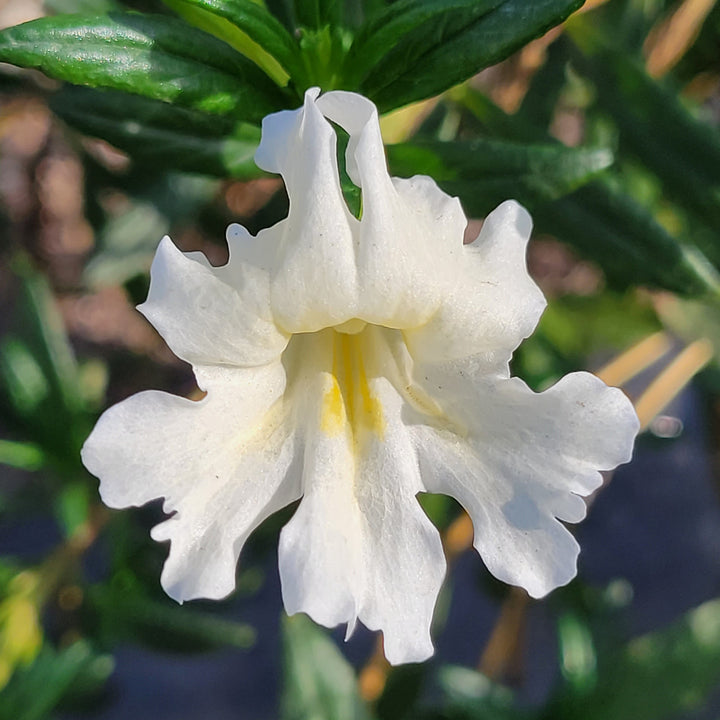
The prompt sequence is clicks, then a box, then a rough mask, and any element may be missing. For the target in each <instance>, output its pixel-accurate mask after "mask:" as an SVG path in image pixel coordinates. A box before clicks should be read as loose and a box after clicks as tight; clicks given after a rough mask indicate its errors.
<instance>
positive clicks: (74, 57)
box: [0, 13, 283, 122]
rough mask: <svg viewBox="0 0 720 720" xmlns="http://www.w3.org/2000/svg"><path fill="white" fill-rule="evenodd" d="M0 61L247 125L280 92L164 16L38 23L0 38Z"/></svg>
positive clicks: (277, 102) (239, 59) (247, 65)
mask: <svg viewBox="0 0 720 720" xmlns="http://www.w3.org/2000/svg"><path fill="white" fill-rule="evenodd" d="M0 60H1V61H3V62H9V63H12V64H14V65H20V66H21V67H32V68H37V69H38V70H42V71H43V72H44V73H45V74H46V75H49V76H50V77H53V78H56V79H59V80H65V81H67V82H71V83H74V84H77V85H89V86H91V87H103V88H110V89H115V90H123V91H125V92H130V93H135V94H137V95H144V96H146V97H150V98H154V99H156V100H163V101H165V102H168V103H175V104H177V105H181V106H183V107H188V108H192V109H195V110H201V111H204V112H208V113H214V114H220V115H231V116H233V117H234V118H236V119H238V120H247V121H250V122H257V121H259V120H260V119H261V118H262V117H264V116H265V115H267V114H268V113H269V112H273V111H275V110H278V109H280V108H281V107H282V106H283V97H282V94H281V92H280V90H279V89H278V88H277V86H276V85H275V84H274V83H273V82H272V81H271V80H270V78H268V77H267V75H265V73H263V72H262V71H261V70H260V69H259V68H257V67H256V66H255V65H254V64H253V63H252V62H250V61H249V60H247V59H246V58H244V57H243V56H242V55H240V54H239V53H237V52H236V51H234V50H233V49H232V48H231V47H229V46H228V45H227V44H226V43H224V42H222V41H220V40H218V39H217V38H215V37H213V36H212V35H208V34H207V33H204V32H202V31H200V30H197V29H196V28H193V27H190V26H189V25H187V24H186V23H184V22H182V21H180V20H176V19H174V18H168V17H164V16H155V15H140V14H136V13H111V14H110V15H104V16H99V17H83V16H76V15H69V16H58V17H48V18H41V19H39V20H34V21H32V22H28V23H24V24H22V25H16V26H14V27H10V28H7V29H5V30H2V31H0Z"/></svg>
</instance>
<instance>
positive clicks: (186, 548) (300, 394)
mask: <svg viewBox="0 0 720 720" xmlns="http://www.w3.org/2000/svg"><path fill="white" fill-rule="evenodd" d="M332 123H335V124H337V125H339V126H341V127H343V128H344V129H345V130H346V131H347V133H348V134H349V136H350V141H349V144H348V149H347V157H346V160H347V171H348V174H349V176H350V178H351V179H352V181H353V182H355V183H356V184H357V185H358V186H359V187H360V189H361V191H362V215H361V218H360V219H357V218H356V217H354V216H353V215H352V213H351V212H350V211H349V210H348V207H347V205H346V203H345V200H344V197H343V194H342V190H341V186H340V179H339V171H338V162H337V139H336V134H335V130H334V128H333V124H332ZM256 161H257V163H258V165H259V166H260V167H262V168H264V169H265V170H268V171H270V172H277V173H280V174H281V175H282V176H283V179H284V181H285V184H286V187H287V191H288V195H289V198H290V210H289V214H288V217H287V218H286V219H285V220H283V221H281V222H279V223H278V224H277V225H275V226H273V227H270V228H268V229H266V230H263V231H261V232H260V233H259V234H258V235H257V236H256V237H255V236H252V235H250V233H248V232H247V231H246V230H245V229H244V228H243V227H241V226H239V225H232V226H231V227H230V228H228V234H227V238H228V245H229V250H230V256H229V260H228V263H227V264H226V265H225V266H223V267H217V268H216V267H212V266H211V265H210V264H209V263H208V262H207V261H206V260H205V258H204V257H203V256H202V255H200V254H197V253H181V252H180V251H179V250H177V248H175V246H174V245H173V244H172V242H171V241H170V240H169V239H168V238H165V239H164V240H163V241H162V242H161V244H160V247H159V248H158V252H157V255H156V258H155V261H154V263H153V267H152V271H151V286H150V293H149V296H148V299H147V301H146V302H145V303H144V304H143V305H142V306H141V307H140V309H141V311H142V312H143V313H144V314H145V315H146V317H147V318H148V319H149V320H150V322H152V323H153V325H154V326H155V327H156V328H157V329H158V331H159V332H160V333H161V334H162V335H163V337H164V338H165V339H166V341H167V342H168V345H169V346H170V347H171V348H172V350H173V351H174V352H175V353H176V354H177V355H178V356H179V357H181V358H183V359H184V360H186V361H187V362H189V363H191V365H192V366H193V370H194V372H195V375H196V377H197V381H198V384H199V385H200V387H201V388H202V389H203V390H205V391H206V393H207V394H206V396H205V397H204V398H203V399H202V400H200V401H197V402H193V401H189V400H185V399H183V398H178V397H174V396H172V395H168V394H165V393H160V392H145V393H140V394H139V395H136V396H134V397H131V398H129V399H128V400H125V401H124V402H122V403H120V404H118V405H116V406H115V407H113V408H111V409H110V410H108V411H107V412H106V413H105V414H104V415H103V416H102V417H101V418H100V420H99V421H98V424H97V426H96V427H95V429H94V430H93V432H92V434H91V435H90V437H89V438H88V440H87V442H86V444H85V447H84V448H83V461H84V462H85V465H86V466H87V468H88V469H89V470H90V471H91V472H92V473H94V474H95V475H96V476H97V477H99V478H100V481H101V482H100V492H101V495H102V498H103V500H104V501H105V502H106V503H107V504H108V505H110V506H111V507H116V508H119V507H127V506H130V505H142V504H144V503H146V502H148V501H150V500H152V499H155V498H164V506H163V507H164V510H165V511H166V512H168V513H172V515H171V517H169V518H168V519H167V520H166V521H165V522H163V523H162V524H161V525H159V526H158V527H156V528H155V529H154V530H153V537H154V538H155V539H156V540H169V541H170V554H169V556H168V560H167V562H166V564H165V568H164V571H163V575H162V583H163V587H164V588H165V589H166V591H167V592H168V593H169V594H170V595H171V596H172V597H174V598H176V599H177V600H179V601H183V600H187V599H191V598H197V597H207V598H221V597H224V596H225V595H227V594H228V593H230V592H231V591H232V589H233V587H234V578H235V566H236V563H237V559H238V556H239V554H240V551H241V549H242V546H243V544H244V542H245V540H246V539H247V537H248V536H249V534H250V533H251V532H252V530H253V529H254V528H256V527H257V526H258V525H259V524H260V523H261V522H262V521H263V520H264V519H265V518H266V517H268V515H270V514H271V513H273V512H275V511H276V510H277V509H279V508H281V507H283V506H285V505H287V504H289V503H291V502H293V501H295V500H297V499H300V504H299V506H298V508H297V510H296V512H295V515H294V516H293V518H292V519H291V520H290V522H289V523H288V524H287V526H286V527H285V528H284V529H283V531H282V533H281V537H280V547H279V564H280V575H281V581H282V592H283V599H284V602H285V607H286V608H287V610H288V612H289V613H295V612H306V613H308V614H309V615H310V616H311V617H312V618H314V619H315V620H316V621H317V622H319V623H322V624H324V625H327V626H335V625H338V624H341V623H347V624H348V633H350V632H352V629H353V628H354V626H355V623H356V621H357V620H360V621H361V622H362V623H364V624H365V625H366V626H367V627H369V628H371V629H377V630H381V631H382V632H383V634H384V642H385V652H386V655H387V657H388V659H389V660H390V661H391V662H392V663H402V662H411V661H421V660H424V659H425V658H427V657H429V656H430V655H431V654H432V642H431V640H430V623H431V620H432V614H433V609H434V606H435V601H436V599H437V595H438V592H439V588H440V585H441V583H442V580H443V576H444V574H445V560H444V557H443V552H442V546H441V543H440V537H439V534H438V532H437V530H436V529H435V528H434V527H433V525H432V524H431V523H430V521H429V520H428V518H427V517H426V516H425V514H424V513H423V511H422V509H421V508H420V505H419V504H418V502H417V499H416V495H417V493H418V492H438V493H446V494H449V495H452V496H453V497H455V498H456V499H457V500H458V501H459V502H460V503H461V504H462V505H463V506H464V507H465V508H466V509H467V511H468V513H469V514H470V516H471V517H472V520H473V524H474V527H475V547H476V548H477V550H478V552H479V553H480V554H481V556H482V557H483V559H484V561H485V563H486V565H487V566H488V568H489V569H490V571H491V572H492V573H493V574H495V575H496V576H497V577H498V578H500V579H502V580H504V581H506V582H509V583H513V584H517V585H520V586H522V587H524V588H525V589H526V590H527V591H528V592H529V593H530V594H531V595H533V596H535V597H540V596H542V595H545V594H546V593H548V592H550V590H552V589H553V588H555V587H557V586H559V585H562V584H564V583H567V582H568V581H569V580H570V579H571V578H572V577H573V576H574V574H575V564H576V558H577V553H578V546H577V543H576V542H575V540H574V539H573V537H572V535H571V534H570V533H569V531H568V530H567V529H566V528H565V526H564V525H563V522H577V521H579V520H581V519H582V518H583V517H584V515H585V503H584V501H583V500H582V499H581V496H584V495H587V494H588V493H590V492H592V491H593V490H594V489H595V488H597V487H598V485H599V484H600V474H599V471H600V470H608V469H611V468H613V467H615V466H616V465H618V464H619V463H623V462H627V461H628V460H629V458H630V455H631V451H632V445H633V440H634V437H635V434H636V433H637V430H638V421H637V417H636V415H635V413H634V410H633V408H632V405H631V404H630V402H629V401H628V400H627V398H626V397H625V396H624V395H623V394H622V393H621V392H620V391H619V390H616V389H612V388H608V387H606V386H605V385H603V383H602V382H600V381H599V380H598V379H597V378H595V377H593V376H591V375H589V374H587V373H576V374H573V375H569V376H567V377H566V378H564V379H563V380H561V381H560V382H559V383H557V385H555V386H554V387H552V388H550V389H549V390H547V391H545V392H543V393H539V394H537V393H534V392H532V391H531V390H530V389H529V388H528V387H527V386H526V385H525V384H524V383H523V382H522V381H521V380H519V379H517V378H511V377H510V373H509V360H510V358H511V356H512V353H513V351H514V350H515V348H516V347H517V346H518V345H519V344H520V342H522V340H523V339H524V338H525V337H527V336H528V335H529V334H530V333H531V332H532V331H533V329H534V328H535V326H536V324H537V322H538V319H539V317H540V315H541V313H542V311H543V308H544V306H545V301H544V298H543V296H542V294H541V293H540V291H539V290H538V288H537V287H536V285H535V284H534V283H533V281H532V280H531V279H530V277H529V275H528V273H527V270H526V266H525V247H526V244H527V241H528V238H529V236H530V232H531V220H530V217H529V216H528V214H527V213H526V212H525V210H523V209H522V208H521V207H520V206H519V205H518V204H517V203H515V202H513V201H508V202H506V203H503V204H502V205H501V206H500V207H499V208H497V209H496V210H495V211H494V212H493V213H491V214H490V215H489V216H488V218H486V220H485V223H484V225H483V228H482V232H481V233H480V235H479V237H478V238H477V240H476V241H475V242H474V243H472V244H470V245H467V246H464V245H463V233H464V229H465V224H466V220H465V216H464V215H463V212H462V210H461V208H460V204H459V202H458V201H457V199H455V198H451V197H449V196H447V195H445V194H444V193H443V192H442V191H441V190H440V189H439V188H438V187H437V185H436V184H435V183H434V182H433V181H432V180H431V179H430V178H427V177H414V178H410V179H407V180H403V179H397V178H391V177H390V176H389V174H388V172H387V167H386V163H385V156H384V151H383V145H382V139H381V137H380V129H379V125H378V117H377V111H376V110H375V107H374V106H373V104H372V103H371V102H370V101H368V100H367V99H365V98H363V97H361V96H359V95H355V94H353V93H347V92H329V93H326V94H324V95H320V94H319V91H318V90H317V89H313V90H309V91H308V92H307V94H306V96H305V102H304V105H303V107H302V108H300V109H298V110H294V111H284V112H280V113H276V114H274V115H270V116H268V117H267V118H265V120H264V121H263V136H262V142H261V144H260V147H259V148H258V151H257V155H256Z"/></svg>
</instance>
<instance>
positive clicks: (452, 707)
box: [438, 665, 530, 720]
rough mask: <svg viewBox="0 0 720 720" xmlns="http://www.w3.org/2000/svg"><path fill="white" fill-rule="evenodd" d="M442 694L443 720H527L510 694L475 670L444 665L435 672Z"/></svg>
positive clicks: (527, 714)
mask: <svg viewBox="0 0 720 720" xmlns="http://www.w3.org/2000/svg"><path fill="white" fill-rule="evenodd" d="M438 684H439V685H440V689H441V690H442V692H443V694H444V700H445V703H444V706H443V712H442V713H441V714H440V715H439V716H438V717H442V718H448V719H451V718H452V719H454V718H458V720H459V719H460V718H462V719H463V720H520V719H521V718H529V717H530V715H529V713H527V712H523V711H522V710H520V709H519V708H518V706H517V705H516V703H515V701H514V698H513V695H512V692H511V691H510V690H508V689H507V688H504V687H502V686H500V685H497V684H495V683H493V682H492V681H491V680H489V679H488V678H486V677H485V676H484V675H482V674H481V673H479V672H477V671H476V670H471V669H470V668H464V667H460V666H455V665H445V666H444V667H442V668H441V669H440V671H439V672H438Z"/></svg>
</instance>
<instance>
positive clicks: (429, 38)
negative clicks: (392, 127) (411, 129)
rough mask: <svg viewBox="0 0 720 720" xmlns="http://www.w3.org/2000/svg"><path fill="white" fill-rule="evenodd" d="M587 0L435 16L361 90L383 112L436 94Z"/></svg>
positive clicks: (538, 0) (512, 4) (508, 3)
mask: <svg viewBox="0 0 720 720" xmlns="http://www.w3.org/2000/svg"><path fill="white" fill-rule="evenodd" d="M582 1H583V0H504V2H502V3H500V4H499V5H497V7H494V8H493V9H492V10H490V12H487V11H486V6H485V2H478V3H471V7H467V6H466V7H456V8H455V9H451V10H449V11H447V12H445V13H443V14H442V15H440V16H437V15H433V16H432V17H431V18H429V19H428V20H426V21H425V22H423V23H422V24H421V25H420V26H418V27H416V28H415V29H414V30H412V31H411V32H409V33H408V34H406V35H405V36H403V37H401V38H399V39H397V41H396V43H395V45H394V47H393V48H392V49H391V50H390V51H389V52H387V53H386V54H385V55H384V56H383V57H382V59H381V60H379V61H378V62H375V63H374V64H373V66H372V68H370V70H369V72H368V73H367V74H366V75H365V77H364V78H363V79H362V82H361V83H360V90H361V92H363V93H364V94H365V95H367V96H368V97H369V98H370V99H371V100H373V101H374V102H375V103H376V104H377V106H378V108H379V110H380V111H381V112H386V111H388V110H392V109H393V108H396V107H400V106H401V105H406V104H407V103H410V102H414V101H416V100H422V99H424V98H427V97H430V96H432V95H436V94H438V93H440V92H442V91H443V90H447V89H448V88H450V87H452V86H453V85H456V84H457V83H459V82H462V81H463V80H466V79H467V78H469V77H471V76H472V75H474V74H475V73H477V72H479V71H480V70H482V69H483V68H485V67H488V66H489V65H492V64H494V63H497V62H499V61H500V60H503V59H505V58H506V57H508V56H509V55H510V54H511V53H513V52H514V51H515V50H517V49H519V48H520V47H522V46H523V45H525V44H526V43H528V42H530V40H532V39H534V38H536V37H539V36H540V35H542V34H543V33H545V32H546V31H547V30H549V29H550V28H551V27H553V26H554V25H557V24H558V23H560V22H562V21H563V20H564V19H565V18H566V17H567V16H568V15H569V14H570V13H571V12H573V10H576V9H577V8H578V7H580V5H582ZM430 2H432V3H433V4H435V2H434V0H416V2H408V5H407V7H408V8H412V9H415V8H416V7H418V6H425V5H426V4H428V3H430ZM408 11H409V10H408ZM396 22H398V23H399V22H400V21H399V20H398V21H396ZM366 42H371V40H370V39H368V40H367V41H366Z"/></svg>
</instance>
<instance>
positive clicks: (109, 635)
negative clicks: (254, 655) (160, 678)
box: [88, 583, 255, 651]
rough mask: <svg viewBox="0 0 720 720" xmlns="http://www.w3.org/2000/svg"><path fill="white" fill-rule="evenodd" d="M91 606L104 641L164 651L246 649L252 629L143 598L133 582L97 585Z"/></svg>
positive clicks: (251, 641) (252, 638) (251, 640)
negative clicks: (142, 645) (134, 644)
mask: <svg viewBox="0 0 720 720" xmlns="http://www.w3.org/2000/svg"><path fill="white" fill-rule="evenodd" d="M88 600H89V603H90V607H91V608H92V609H93V610H94V612H95V613H97V616H98V618H99V622H100V627H101V635H102V636H103V638H104V640H105V641H106V642H113V641H118V640H120V641H123V640H128V639H132V640H134V641H135V642H140V643H143V644H144V645H148V646H151V647H155V648H161V649H165V650H193V651H199V650H211V649H214V648H220V647H228V646H233V647H238V648H242V649H247V648H249V647H251V646H252V645H253V644H254V642H255V630H254V629H253V628H252V627H251V626H250V625H247V624H246V623H240V622H236V621H234V620H227V619H225V618H222V617H218V616H217V615H214V614H211V613H208V612H201V611H199V610H195V609H193V608H190V607H187V606H182V605H177V604H176V603H174V602H173V601H171V600H169V599H168V598H165V599H163V600H154V599H152V598H149V597H146V596H145V595H144V594H143V591H142V589H141V588H139V587H138V585H137V584H136V583H132V584H129V585H128V584H123V583H113V585H112V586H110V587H108V586H106V585H96V586H94V587H93V588H90V590H89V591H88Z"/></svg>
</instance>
